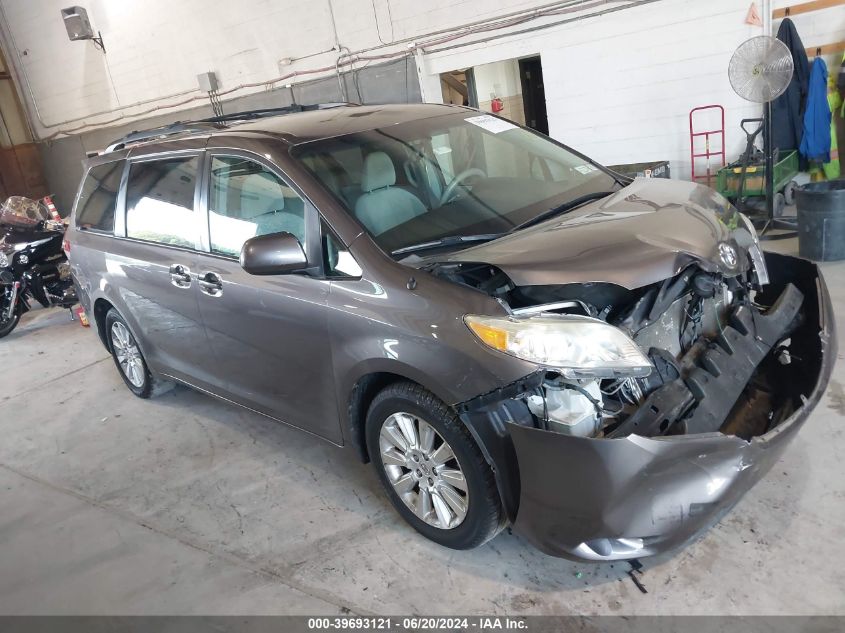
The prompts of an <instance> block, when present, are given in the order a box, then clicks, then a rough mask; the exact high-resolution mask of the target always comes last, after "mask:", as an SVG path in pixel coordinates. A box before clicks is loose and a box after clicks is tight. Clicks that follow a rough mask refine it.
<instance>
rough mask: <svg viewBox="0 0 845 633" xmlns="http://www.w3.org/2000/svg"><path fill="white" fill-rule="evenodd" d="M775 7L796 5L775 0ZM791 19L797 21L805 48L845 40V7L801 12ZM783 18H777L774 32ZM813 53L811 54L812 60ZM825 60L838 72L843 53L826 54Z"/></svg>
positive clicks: (830, 68)
mask: <svg viewBox="0 0 845 633" xmlns="http://www.w3.org/2000/svg"><path fill="white" fill-rule="evenodd" d="M772 4H773V6H774V8H775V9H781V8H784V7H789V6H795V2H792V1H791V0H773V3H772ZM790 19H791V20H792V21H793V22H794V23H795V28H796V29H797V30H798V35H799V36H800V37H801V42H802V43H803V44H804V46H805V48H809V47H815V46H823V45H824V44H833V43H834V42H841V41H843V40H845V7H842V6H839V7H830V8H828V9H821V10H819V11H812V12H810V13H799V14H798V15H793V16H791V17H790ZM780 23H781V20H775V21H774V24H773V25H772V29H773V32H774V33H777V30H778V27H779V26H780ZM812 58H813V55H810V59H811V60H812ZM824 60H825V62H826V63H827V68H828V70H829V71H830V72H837V69H838V68H839V64H841V63H842V53H838V54H836V55H825V56H824Z"/></svg>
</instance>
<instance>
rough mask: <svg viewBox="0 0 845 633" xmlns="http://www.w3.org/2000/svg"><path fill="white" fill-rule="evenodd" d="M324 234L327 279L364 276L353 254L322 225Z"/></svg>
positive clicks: (324, 260) (324, 263)
mask: <svg viewBox="0 0 845 633" xmlns="http://www.w3.org/2000/svg"><path fill="white" fill-rule="evenodd" d="M321 228H322V234H323V269H324V270H325V273H326V277H339V278H344V277H360V276H361V275H362V274H363V271H362V270H361V267H360V266H359V265H358V262H357V261H355V258H354V257H352V253H350V252H349V250H348V249H347V248H346V247H345V246H344V245H343V243H342V242H341V241H340V240H339V239H338V238H337V237H335V234H334V233H332V231H331V229H329V227H328V226H327V225H326V224H325V222H324V223H322V226H321Z"/></svg>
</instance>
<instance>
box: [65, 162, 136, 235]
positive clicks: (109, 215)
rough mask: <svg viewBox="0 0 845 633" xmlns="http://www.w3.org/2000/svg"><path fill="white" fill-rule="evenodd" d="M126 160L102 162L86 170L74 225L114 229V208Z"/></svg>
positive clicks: (102, 229)
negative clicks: (86, 173)
mask: <svg viewBox="0 0 845 633" xmlns="http://www.w3.org/2000/svg"><path fill="white" fill-rule="evenodd" d="M125 164H126V161H123V160H119V161H116V162H113V163H104V164H103V165H97V166H96V167H92V168H91V169H90V170H88V175H87V176H86V177H85V181H84V182H83V183H82V191H81V193H80V194H79V202H78V203H77V206H76V226H78V227H80V228H85V229H92V230H95V231H104V232H106V233H111V232H113V231H114V208H115V204H116V201H117V192H118V190H119V189H120V178H121V176H122V175H123V167H124V165H125Z"/></svg>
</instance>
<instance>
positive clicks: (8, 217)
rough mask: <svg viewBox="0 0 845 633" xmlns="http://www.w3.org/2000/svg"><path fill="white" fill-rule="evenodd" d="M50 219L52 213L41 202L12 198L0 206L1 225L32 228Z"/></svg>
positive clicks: (21, 197)
mask: <svg viewBox="0 0 845 633" xmlns="http://www.w3.org/2000/svg"><path fill="white" fill-rule="evenodd" d="M49 219H50V212H49V211H48V210H47V207H45V206H44V205H43V204H41V201H40V200H32V199H31V198H24V197H23V196H10V197H9V198H6V200H5V201H4V202H3V203H2V204H0V224H11V225H13V226H23V227H32V226H35V225H36V224H38V223H39V222H42V221H44V220H49Z"/></svg>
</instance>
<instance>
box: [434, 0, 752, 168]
mask: <svg viewBox="0 0 845 633" xmlns="http://www.w3.org/2000/svg"><path fill="white" fill-rule="evenodd" d="M749 5H750V3H747V2H737V1H736V0H708V2H692V1H690V0H663V1H661V2H656V3H653V4H647V5H643V6H639V7H636V8H631V9H626V10H624V11H620V12H617V13H611V14H608V15H604V16H601V17H597V18H589V19H586V20H583V21H579V22H574V23H571V24H568V25H564V26H560V27H555V28H550V29H546V30H539V31H536V32H533V33H531V34H527V35H522V36H520V37H514V38H503V39H501V40H498V41H494V42H491V43H490V44H489V45H487V46H485V47H483V48H479V49H476V50H465V49H459V48H457V49H453V50H449V51H445V52H443V53H439V54H435V55H431V56H428V57H427V59H426V67H425V71H426V75H427V74H428V73H440V72H444V71H446V70H448V69H450V67H467V66H475V65H478V64H487V63H490V62H492V61H496V60H502V59H509V58H518V57H525V56H529V55H535V54H540V56H541V60H542V66H543V79H544V84H545V90H546V100H547V109H548V117H549V129H550V134H551V135H552V136H553V137H555V138H557V139H560V140H562V141H563V142H565V143H567V144H569V145H571V146H573V147H575V148H577V149H579V150H581V151H583V152H585V153H586V154H588V155H590V156H592V157H594V158H596V159H597V160H599V161H600V162H603V163H605V164H618V163H629V162H641V161H650V160H669V161H671V167H672V173H673V176H674V177H679V178H689V177H690V158H689V121H688V115H689V111H690V109H692V108H693V107H696V106H699V105H707V104H713V103H716V104H721V105H723V106H724V107H725V109H726V111H727V118H726V132H727V147H728V160H731V159H733V158H736V156H737V155H738V154H739V153H740V151H741V150H742V148H743V147H744V135H743V134H742V132H741V131H740V130H739V121H740V120H741V119H742V118H744V117H751V116H759V113H760V112H761V108H760V106H757V105H755V104H750V103H748V102H745V101H743V100H742V99H740V98H739V97H737V96H736V95H735V94H734V92H733V90H732V89H731V87H730V84H729V82H728V77H727V68H728V62H729V60H730V57H731V55H732V53H733V51H734V50H735V48H736V47H737V46H738V45H739V44H740V43H741V42H743V41H745V40H746V39H747V38H749V37H753V36H755V35H762V34H763V32H764V29H763V28H762V27H755V26H750V25H747V24H745V17H746V13H747V11H748V7H749ZM758 6H759V7H760V12H761V14H763V13H765V11H764V10H763V8H762V3H758ZM432 85H433V84H431V82H430V81H429V80H428V79H427V77H424V78H423V92H424V96H425V98H426V99H427V100H433V101H436V100H437V96H436V95H435V94H433V91H432V90H430V89H429V90H427V89H426V88H430V87H432Z"/></svg>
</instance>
